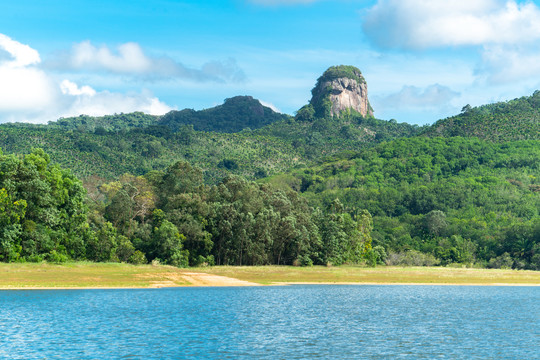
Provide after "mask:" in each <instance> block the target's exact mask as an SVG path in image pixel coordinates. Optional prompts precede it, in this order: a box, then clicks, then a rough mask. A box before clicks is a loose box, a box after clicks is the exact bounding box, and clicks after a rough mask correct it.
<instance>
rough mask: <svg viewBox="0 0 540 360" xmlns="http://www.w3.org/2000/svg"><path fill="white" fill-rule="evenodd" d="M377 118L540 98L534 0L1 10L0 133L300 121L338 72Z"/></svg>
mask: <svg viewBox="0 0 540 360" xmlns="http://www.w3.org/2000/svg"><path fill="white" fill-rule="evenodd" d="M341 64H343V65H354V66H356V67H358V68H359V69H360V70H361V71H362V73H363V75H364V77H365V78H366V80H367V83H368V96H369V99H370V102H371V104H372V106H373V108H374V110H375V116H376V117H377V118H379V119H386V120H389V119H396V120H397V121H399V122H408V123H411V124H419V125H422V124H431V123H433V122H435V121H437V120H438V119H441V118H445V117H448V116H452V115H455V114H458V113H459V112H460V111H461V109H462V108H463V106H465V105H467V104H470V105H472V106H478V105H482V104H486V103H492V102H496V101H506V100H511V99H514V98H517V97H521V96H528V95H531V94H532V93H533V92H534V91H535V90H537V89H540V0H538V1H520V0H509V1H506V0H452V1H448V0H220V1H218V0H215V1H212V0H208V1H205V0H198V1H196V0H186V1H183V0H154V1H153V0H115V1H110V0H92V1H83V0H48V1H42V0H17V1H7V2H4V3H3V4H2V11H1V12H0V122H32V123H47V122H48V121H54V120H56V119H58V118H60V117H68V116H77V115H80V114H87V115H94V116H99V115H105V114H114V113H121V112H124V113H128V112H133V111H143V112H145V113H150V114H155V115H160V114H164V113H166V112H168V111H170V110H173V109H184V108H192V109H195V110H200V109H205V108H209V107H213V106H216V105H219V104H221V103H223V101H224V99H226V98H230V97H233V96H237V95H251V96H253V97H254V98H257V99H259V100H260V101H261V102H262V103H263V104H265V105H267V106H270V107H272V108H274V109H276V110H278V111H280V112H283V113H287V114H291V115H294V113H295V111H297V110H298V109H299V108H300V107H302V106H303V105H305V104H307V103H308V102H309V100H310V97H311V89H312V88H313V87H314V85H315V82H316V80H317V78H318V77H319V76H320V75H321V74H322V73H323V72H324V71H325V70H326V69H327V68H328V67H330V66H332V65H341Z"/></svg>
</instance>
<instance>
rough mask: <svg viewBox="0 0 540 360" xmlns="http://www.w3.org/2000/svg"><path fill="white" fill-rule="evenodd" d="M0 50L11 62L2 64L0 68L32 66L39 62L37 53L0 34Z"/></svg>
mask: <svg viewBox="0 0 540 360" xmlns="http://www.w3.org/2000/svg"><path fill="white" fill-rule="evenodd" d="M0 49H3V50H4V51H6V52H7V53H8V54H9V55H10V56H11V57H12V59H11V60H8V61H5V62H3V63H2V64H1V65H2V67H9V68H18V67H25V66H28V65H34V64H37V63H39V62H40V61H41V59H40V57H39V53H38V52H37V51H36V50H34V49H32V48H31V47H30V46H28V45H24V44H21V43H20V42H17V41H15V40H12V39H11V38H10V37H8V36H6V35H4V34H0Z"/></svg>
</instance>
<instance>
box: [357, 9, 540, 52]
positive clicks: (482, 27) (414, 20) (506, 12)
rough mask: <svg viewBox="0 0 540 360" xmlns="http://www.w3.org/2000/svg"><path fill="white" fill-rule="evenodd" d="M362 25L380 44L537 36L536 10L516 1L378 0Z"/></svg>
mask: <svg viewBox="0 0 540 360" xmlns="http://www.w3.org/2000/svg"><path fill="white" fill-rule="evenodd" d="M363 30H364V32H365V34H366V35H367V36H368V38H369V39H370V41H371V42H372V43H374V44H375V45H376V46H378V47H381V48H397V49H423V48H431V47H445V46H476V45H488V44H498V45H504V44H516V43H530V42H533V41H537V40H539V39H540V9H539V8H538V7H537V6H536V5H535V4H534V3H532V2H526V3H517V2H516V1H515V0H510V1H507V2H505V1H502V0H474V1H471V0H453V1H447V0H379V1H378V2H377V4H376V5H374V6H373V7H372V8H370V9H369V10H368V11H367V13H366V15H365V19H364V23H363Z"/></svg>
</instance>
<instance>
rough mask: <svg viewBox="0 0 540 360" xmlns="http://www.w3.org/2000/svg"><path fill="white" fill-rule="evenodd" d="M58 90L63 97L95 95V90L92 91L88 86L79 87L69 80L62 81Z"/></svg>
mask: <svg viewBox="0 0 540 360" xmlns="http://www.w3.org/2000/svg"><path fill="white" fill-rule="evenodd" d="M60 89H61V90H62V94H65V95H75V96H76V95H88V96H94V95H96V90H94V89H92V88H91V87H90V86H87V85H86V86H82V87H79V86H78V85H77V84H75V83H74V82H72V81H69V80H64V81H62V82H61V83H60Z"/></svg>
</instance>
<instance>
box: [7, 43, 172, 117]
mask: <svg viewBox="0 0 540 360" xmlns="http://www.w3.org/2000/svg"><path fill="white" fill-rule="evenodd" d="M0 52H1V53H2V54H3V56H0V79H1V81H0V122H7V121H10V122H19V121H24V122H34V123H46V122H47V121H50V120H56V119H58V118H59V117H61V116H64V117H66V116H75V115H79V114H87V115H105V114H112V113H118V112H132V111H143V112H146V113H150V114H164V113H166V112H167V111H169V110H171V107H169V106H167V105H166V104H164V103H163V102H161V101H159V99H157V98H156V97H154V96H153V95H152V94H151V93H149V92H145V91H143V92H141V93H130V94H122V93H115V92H109V91H96V90H95V89H93V88H92V87H90V86H88V85H82V86H79V85H78V84H76V83H75V82H72V81H70V80H68V79H63V80H62V81H61V82H58V81H56V80H55V78H54V77H53V76H51V75H50V74H48V73H47V72H45V71H44V70H43V69H41V68H39V67H38V65H39V63H40V62H41V59H40V56H39V53H38V52H37V51H36V50H35V49H32V48H31V47H30V46H28V45H25V44H21V43H20V42H17V41H15V40H13V39H11V38H9V37H8V36H6V35H3V34H0Z"/></svg>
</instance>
